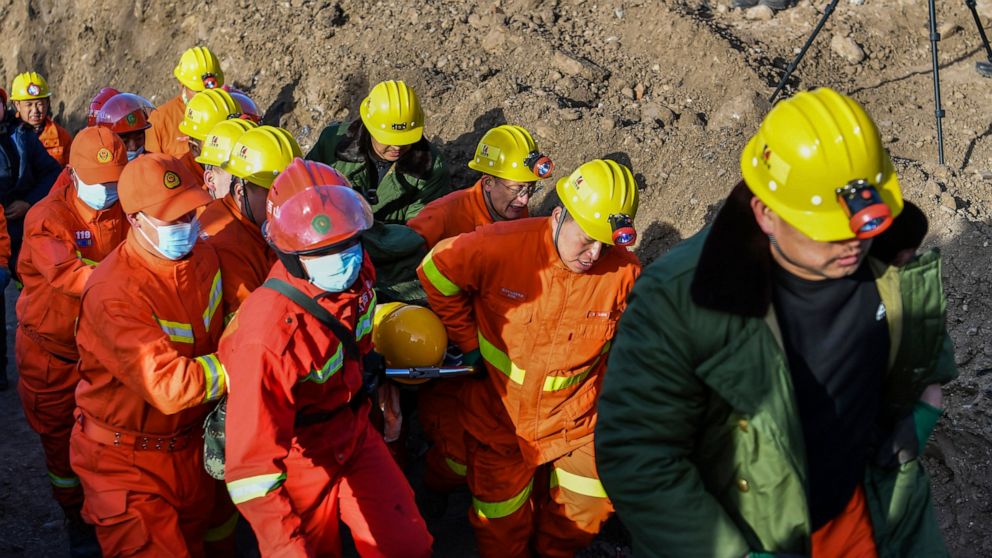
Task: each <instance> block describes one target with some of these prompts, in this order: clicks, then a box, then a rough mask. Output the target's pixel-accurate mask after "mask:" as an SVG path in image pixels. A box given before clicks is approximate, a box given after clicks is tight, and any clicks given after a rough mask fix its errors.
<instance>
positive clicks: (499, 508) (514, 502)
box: [472, 479, 534, 519]
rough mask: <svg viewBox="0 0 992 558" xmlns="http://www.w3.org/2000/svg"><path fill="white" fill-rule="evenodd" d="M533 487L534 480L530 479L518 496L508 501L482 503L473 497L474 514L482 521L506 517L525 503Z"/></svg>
mask: <svg viewBox="0 0 992 558" xmlns="http://www.w3.org/2000/svg"><path fill="white" fill-rule="evenodd" d="M533 487H534V479H531V480H530V482H528V483H527V486H525V487H524V489H523V490H521V491H520V493H519V494H517V495H516V496H514V497H513V498H510V499H509V500H503V501H502V502H483V501H481V500H479V499H477V498H474V497H473V498H472V507H473V508H475V513H477V514H479V517H481V518H483V519H499V518H501V517H506V516H508V515H510V514H512V513H513V512H515V511H517V510H519V509H520V508H521V507H523V505H524V504H526V503H527V500H528V499H529V498H530V492H531V489H532V488H533Z"/></svg>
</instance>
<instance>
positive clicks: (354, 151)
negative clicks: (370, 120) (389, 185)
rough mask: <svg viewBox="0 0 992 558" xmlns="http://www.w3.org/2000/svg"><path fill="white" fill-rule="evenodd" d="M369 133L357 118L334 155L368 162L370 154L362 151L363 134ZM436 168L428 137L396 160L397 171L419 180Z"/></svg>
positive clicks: (354, 161) (351, 160) (421, 139)
mask: <svg viewBox="0 0 992 558" xmlns="http://www.w3.org/2000/svg"><path fill="white" fill-rule="evenodd" d="M363 134H368V132H367V131H366V130H365V125H364V124H362V120H361V119H356V120H355V121H353V122H352V123H351V124H349V125H348V131H347V132H346V133H345V135H344V136H342V137H341V140H340V141H338V144H337V146H336V147H335V148H334V156H335V157H336V158H337V159H338V160H340V161H348V162H350V163H366V162H368V161H369V160H368V159H367V157H369V156H370V155H369V154H366V153H362V142H361V136H362V135H363ZM433 168H434V156H433V154H432V153H431V144H430V142H428V141H427V138H420V141H418V142H417V143H415V144H413V147H412V148H410V151H408V152H406V153H405V154H404V155H403V157H401V158H400V160H399V161H397V162H396V172H398V173H400V174H405V175H408V176H412V177H414V178H416V179H417V180H427V179H428V178H430V176H431V170H432V169H433Z"/></svg>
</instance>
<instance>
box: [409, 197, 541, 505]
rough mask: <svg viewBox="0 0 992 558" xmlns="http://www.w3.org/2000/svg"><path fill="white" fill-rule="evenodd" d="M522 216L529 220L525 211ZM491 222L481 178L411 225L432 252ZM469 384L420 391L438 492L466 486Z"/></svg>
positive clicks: (428, 469) (429, 472)
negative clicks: (465, 395)
mask: <svg viewBox="0 0 992 558" xmlns="http://www.w3.org/2000/svg"><path fill="white" fill-rule="evenodd" d="M523 217H527V212H526V211H525V212H524V215H523ZM492 223H493V217H492V214H491V213H490V212H489V208H488V207H487V206H486V199H485V194H484V193H483V189H482V180H481V179H480V180H478V181H476V183H475V184H474V185H472V187H470V188H466V189H464V190H457V191H455V192H452V193H450V194H448V195H446V196H444V197H443V198H440V199H437V200H434V201H432V202H431V203H429V204H427V206H426V207H424V209H422V210H421V211H420V213H419V214H417V216H416V217H414V218H413V219H410V221H409V222H407V226H409V227H410V228H411V229H413V230H415V231H417V233H418V234H419V235H420V236H422V237H424V240H426V241H427V248H433V247H434V245H436V244H437V243H438V242H440V241H442V240H444V239H446V238H451V237H453V236H458V235H460V234H463V233H467V232H472V231H474V230H475V229H476V228H478V227H481V226H483V225H489V224H492ZM466 381H467V380H465V379H463V378H450V379H446V380H444V381H437V382H428V383H426V384H424V385H422V386H420V388H419V389H418V391H417V410H418V412H419V414H420V421H421V423H422V425H423V427H424V431H425V433H426V434H427V436H428V437H429V438H430V439H431V442H433V445H432V446H431V448H430V449H429V450H428V451H427V457H426V459H425V471H424V482H425V483H426V484H427V486H428V487H429V488H431V489H432V490H436V491H438V492H450V491H453V490H455V489H456V488H458V487H459V486H461V485H462V484H464V483H465V428H464V427H463V426H462V423H461V416H460V413H461V411H460V409H461V396H460V391H461V389H462V385H463V384H464V383H465V382H466Z"/></svg>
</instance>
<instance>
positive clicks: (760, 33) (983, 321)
mask: <svg viewBox="0 0 992 558" xmlns="http://www.w3.org/2000/svg"><path fill="white" fill-rule="evenodd" d="M827 4H828V2H826V1H825V0H819V1H812V2H811V1H809V0H801V1H800V2H799V3H798V6H796V7H794V8H792V9H789V10H786V11H784V12H780V13H777V14H773V13H771V12H769V11H767V10H764V9H761V8H758V9H752V10H748V11H741V10H733V9H730V8H729V0H628V1H620V0H595V1H581V0H573V1H566V0H502V1H495V2H492V1H487V2H466V1H439V0H428V1H422V2H416V3H414V2H398V1H396V2H387V1H368V0H364V1H363V0H343V1H339V2H333V1H329V0H323V1H311V0H291V1H282V2H277V3H265V4H259V5H256V4H255V3H252V2H249V1H247V0H219V1H212V2H207V1H203V0H201V1H196V0H192V1H187V2H177V1H175V0H161V1H156V2H151V1H149V0H136V1H133V2H126V3H125V2H107V1H103V2H98V1H94V0H77V1H75V2H56V1H54V0H35V1H26V0H17V1H10V0H6V1H2V0H0V33H2V36H3V37H4V47H5V48H4V49H2V52H0V78H2V80H3V82H4V83H9V82H10V80H11V79H12V78H13V76H14V75H15V74H16V73H17V72H20V71H24V70H26V69H28V68H32V69H37V70H39V71H42V72H43V73H44V74H45V75H47V76H48V79H49V81H50V83H51V85H52V88H53V91H54V94H55V106H54V108H55V111H56V113H57V117H58V118H59V119H60V120H61V121H62V122H63V123H66V124H67V125H68V126H69V127H70V128H73V129H75V128H78V127H80V126H81V125H82V123H83V119H84V115H85V107H86V105H87V103H88V101H89V99H90V97H92V95H93V94H94V93H95V92H96V91H97V90H98V89H99V88H100V87H102V86H105V85H113V86H115V87H117V88H119V89H122V90H128V91H134V92H137V93H140V94H143V95H145V96H147V97H149V98H150V99H152V100H153V101H154V102H155V103H156V104H158V103H162V102H164V101H165V100H167V99H168V98H169V97H171V96H172V95H174V94H175V89H176V86H175V81H174V80H173V79H172V77H171V70H172V68H173V66H174V65H175V62H176V60H177V59H178V56H179V54H180V53H181V52H182V50H183V49H185V48H186V47H187V46H190V45H193V44H198V43H202V44H208V45H209V46H210V47H211V49H213V50H214V51H215V52H217V53H219V55H220V56H221V60H222V63H223V65H224V68H225V70H226V74H227V78H228V81H229V82H232V83H234V84H235V85H237V86H238V87H240V88H242V89H244V90H246V91H247V92H249V94H250V95H252V96H253V97H254V98H255V99H256V101H258V103H259V105H260V106H261V107H263V108H265V109H267V110H266V117H265V120H266V121H267V122H269V123H273V124H278V125H281V126H284V127H286V128H288V129H289V130H291V131H293V132H294V133H295V134H296V135H297V137H298V138H299V139H300V142H301V144H303V145H304V149H306V148H307V147H308V146H309V144H311V143H312V142H313V141H314V140H315V139H316V137H317V135H318V133H319V132H320V130H321V129H322V128H323V126H325V125H326V124H328V123H329V122H331V121H334V120H340V119H348V118H352V117H354V116H355V115H356V112H355V109H356V107H357V104H358V102H359V101H360V100H361V99H362V98H363V96H364V95H365V93H366V92H367V90H368V89H369V88H370V87H371V85H373V84H375V83H376V82H378V81H380V80H383V79H404V80H406V81H407V82H408V83H410V84H411V85H413V86H414V87H415V89H416V90H417V91H418V93H419V94H420V96H421V99H422V100H423V102H424V105H425V109H426V111H427V113H428V134H429V135H430V136H431V137H432V138H433V139H434V140H435V141H436V142H437V143H438V145H439V146H440V147H441V149H442V151H443V152H444V154H445V157H446V158H447V160H448V161H449V162H450V164H451V166H452V168H453V169H455V176H456V179H457V180H459V181H460V182H461V183H464V184H469V183H470V181H471V180H472V177H471V176H470V175H469V172H468V171H467V169H465V168H464V163H465V162H466V161H467V160H468V158H469V157H470V154H471V152H472V150H473V149H474V146H475V144H476V142H477V141H478V139H479V137H480V136H481V134H482V133H483V132H484V131H485V130H486V129H488V128H489V127H491V126H493V125H496V124H500V123H503V122H508V123H514V124H520V125H524V126H526V127H528V128H529V129H530V130H532V131H533V132H535V135H536V136H537V138H538V141H539V143H540V144H541V146H542V148H543V149H544V150H546V151H547V152H549V153H550V154H551V155H552V156H553V157H554V159H555V160H556V162H557V164H558V168H559V169H560V170H561V171H562V172H570V171H571V170H572V169H574V168H575V166H576V165H578V164H579V163H581V162H583V161H584V160H587V159H590V158H594V157H603V156H608V157H612V158H616V159H617V160H620V161H622V162H625V163H627V164H629V165H630V166H631V167H632V168H633V169H634V171H635V173H636V174H637V175H638V178H639V179H640V181H641V184H642V188H643V190H642V203H641V212H640V214H639V215H638V221H639V222H640V223H641V229H642V233H641V240H640V244H639V246H638V248H637V250H638V253H639V255H640V256H641V257H642V258H643V259H645V260H647V261H650V260H653V259H654V258H656V257H657V256H658V255H660V254H662V253H664V251H665V250H666V249H667V248H669V247H670V246H671V245H673V244H674V243H675V242H677V241H679V240H681V239H682V238H685V237H687V236H688V235H690V234H692V233H693V232H695V231H696V230H698V229H699V228H700V227H701V226H702V225H704V224H705V223H706V222H707V220H708V219H709V218H711V217H712V215H713V213H714V210H715V208H716V207H717V206H718V204H719V203H720V200H721V199H722V198H723V196H724V195H725V194H726V193H727V192H728V191H729V189H730V187H731V186H732V185H733V184H734V183H735V182H736V181H737V179H738V176H739V174H738V166H737V165H738V163H737V158H738V156H739V154H740V151H741V148H742V147H743V145H744V142H745V141H746V140H747V138H748V137H749V134H751V133H753V131H754V129H755V127H756V125H757V123H758V121H759V120H760V118H761V117H762V116H763V114H764V113H765V112H766V111H767V109H768V108H769V105H768V103H767V101H766V99H767V97H768V95H769V94H770V93H771V90H772V87H773V86H774V84H775V83H776V82H777V81H778V78H779V76H780V75H781V73H782V70H783V68H784V67H785V66H786V64H787V63H788V61H789V60H790V59H791V58H792V57H793V56H794V54H795V52H796V51H797V50H798V48H799V47H800V46H801V45H802V44H803V42H804V40H805V38H806V37H807V36H808V35H809V33H810V32H811V31H812V29H813V26H814V25H815V24H816V22H817V20H818V18H819V17H820V14H821V13H822V10H823V9H824V8H825V6H826V5H827ZM938 10H939V12H938V22H939V23H940V30H941V33H942V35H943V40H942V41H941V42H940V62H941V78H942V87H943V96H944V108H945V109H946V111H947V117H946V118H945V119H944V121H943V125H944V134H945V152H946V165H938V164H937V163H936V134H935V127H934V107H933V90H932V81H931V66H930V44H929V41H928V36H927V21H928V20H927V7H926V3H925V2H922V1H913V0H884V1H883V0H843V1H841V2H839V4H838V7H837V10H836V12H835V13H834V14H833V16H832V17H831V20H830V21H829V22H828V23H827V25H826V27H825V28H824V30H823V32H822V33H821V34H820V36H819V37H818V39H817V40H816V42H815V43H814V45H813V47H812V48H811V49H810V51H809V53H808V54H807V56H806V59H805V60H804V61H803V63H802V64H801V65H800V67H799V69H798V71H797V72H796V74H795V77H794V78H793V80H792V81H791V82H790V84H789V89H788V92H791V91H794V90H795V89H797V88H799V89H805V88H811V87H815V86H819V85H826V86H831V87H835V88H837V89H840V90H842V91H846V92H848V93H849V94H851V95H853V96H854V97H855V98H856V99H858V100H859V101H860V102H862V103H863V104H864V105H865V106H866V107H867V108H868V110H869V112H870V113H871V114H872V115H873V116H874V117H875V119H876V121H877V122H878V124H879V127H880V129H881V132H882V135H883V139H884V141H885V143H886V145H887V146H888V148H889V149H890V151H891V153H892V155H893V156H894V158H895V162H896V166H897V169H898V171H899V174H900V177H901V179H902V185H903V189H904V193H905V195H906V197H907V198H908V199H910V200H912V201H914V202H915V203H917V204H918V205H920V206H921V207H922V208H923V209H924V211H926V213H927V214H928V216H929V217H930V220H931V235H930V237H929V238H928V240H927V246H928V247H929V246H935V247H940V248H941V250H942V251H943V253H944V254H945V260H944V278H945V282H946V291H947V298H948V311H949V327H950V330H951V335H952V336H953V338H954V342H955V345H956V347H957V361H958V364H959V365H960V367H961V378H960V379H959V380H957V381H955V382H954V383H953V384H951V385H950V386H949V387H948V388H947V399H948V412H947V414H946V415H945V418H944V419H943V420H942V422H941V424H940V426H939V427H938V429H937V432H936V435H935V439H934V441H933V443H931V444H930V446H929V448H928V450H927V454H926V462H927V465H928V467H929V470H930V471H931V473H932V475H933V478H934V498H935V501H936V504H937V512H938V517H939V519H940V522H941V526H942V528H943V529H944V533H945V535H946V538H947V541H948V544H949V546H950V547H951V550H952V552H953V554H954V555H956V556H989V555H992V536H990V533H992V521H990V514H992V503H990V492H992V477H990V476H989V470H990V461H992V444H990V442H989V436H990V433H992V416H990V404H989V403H990V398H992V374H990V372H992V336H990V329H989V325H988V324H989V322H990V319H992V299H990V296H989V295H990V292H992V291H990V270H992V252H990V250H989V241H990V240H992V222H990V212H992V103H990V100H992V89H990V87H989V85H990V84H992V81H989V80H986V79H983V78H981V77H979V76H978V75H977V74H976V73H975V71H974V67H973V66H974V62H975V61H976V60H981V59H983V56H984V51H983V50H982V48H981V43H980V41H979V38H978V35H977V32H976V30H975V26H974V22H973V21H972V20H971V16H970V14H969V12H968V11H967V9H966V7H965V5H964V2H939V3H938ZM979 10H980V12H981V14H982V22H983V24H984V25H985V26H986V27H987V28H988V27H989V24H990V21H989V18H990V17H992V2H990V1H984V2H979ZM542 201H543V200H538V202H537V205H538V208H537V209H538V211H540V210H546V209H548V208H547V207H546V204H542V203H541V202H542ZM0 409H2V410H3V411H4V416H5V417H6V418H7V423H6V424H7V425H8V428H7V430H6V432H7V436H6V438H7V439H6V440H5V441H4V442H3V444H2V445H0V470H2V475H0V554H2V555H10V556H61V555H63V554H62V550H61V548H62V546H61V545H62V544H64V542H63V541H62V540H61V539H60V534H59V532H58V529H57V525H56V523H55V520H56V518H57V512H56V508H55V507H54V505H52V504H50V503H49V501H48V500H47V499H46V494H47V486H46V482H45V479H44V478H43V476H44V475H43V467H42V466H41V461H40V459H41V458H40V451H39V450H38V447H37V443H36V440H35V438H34V437H33V436H32V435H31V433H30V432H29V431H28V429H27V427H26V425H25V424H24V421H23V417H22V416H21V413H20V409H19V406H18V405H17V401H16V394H14V393H13V392H10V391H8V392H6V393H2V394H0ZM462 503H464V502H462ZM466 529H467V526H466V524H465V521H464V519H462V516H461V514H460V512H455V511H451V512H449V517H447V518H446V519H445V521H443V522H442V525H440V526H435V530H440V534H441V535H442V536H441V537H439V540H443V541H445V542H444V543H442V544H445V545H447V544H453V546H450V547H448V546H445V547H444V548H439V549H438V555H442V556H463V555H468V554H471V552H472V543H471V535H470V534H467V531H466ZM607 539H608V540H604V541H602V542H601V543H597V544H598V546H597V548H596V549H594V550H592V551H591V552H590V554H596V555H617V554H618V552H617V548H616V547H617V545H616V544H615V542H616V541H618V542H619V554H622V553H625V552H626V549H625V545H624V543H623V540H622V536H620V535H618V534H616V533H614V534H611V536H610V537H607Z"/></svg>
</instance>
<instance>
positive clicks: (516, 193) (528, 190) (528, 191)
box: [493, 177, 544, 198]
mask: <svg viewBox="0 0 992 558" xmlns="http://www.w3.org/2000/svg"><path fill="white" fill-rule="evenodd" d="M493 180H494V181H495V182H496V184H499V185H500V186H502V187H504V188H506V189H507V191H509V192H510V193H511V194H513V197H515V198H523V197H528V198H529V197H530V196H533V195H534V194H536V193H538V192H540V191H541V190H542V189H544V186H541V185H540V184H528V185H526V186H507V185H506V184H503V181H501V180H500V179H498V178H495V177H494V178H493Z"/></svg>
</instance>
